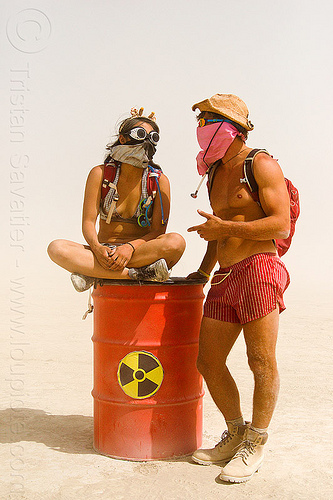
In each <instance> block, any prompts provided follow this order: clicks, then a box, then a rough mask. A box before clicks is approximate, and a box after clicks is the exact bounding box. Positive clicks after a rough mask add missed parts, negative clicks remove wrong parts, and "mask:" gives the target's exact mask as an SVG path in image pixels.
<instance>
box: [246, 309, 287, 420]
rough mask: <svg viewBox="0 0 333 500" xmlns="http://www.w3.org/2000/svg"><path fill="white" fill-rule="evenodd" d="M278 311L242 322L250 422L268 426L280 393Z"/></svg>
mask: <svg viewBox="0 0 333 500" xmlns="http://www.w3.org/2000/svg"><path fill="white" fill-rule="evenodd" d="M278 327H279V311H278V309H275V311H273V312H271V313H270V314H268V315H267V316H264V317H263V318H260V319H257V320H255V321H251V322H250V323H247V324H246V325H244V326H243V331H244V338H245V342H246V347H247V356H248V362H249V366H250V368H251V370H252V372H253V375H254V393H253V415H252V426H254V427H256V428H259V429H265V428H267V427H268V425H269V423H270V421H271V418H272V415H273V411H274V408H275V405H276V401H277V397H278V393H279V385H280V383H279V373H278V369H277V362H276V341H277V334H278Z"/></svg>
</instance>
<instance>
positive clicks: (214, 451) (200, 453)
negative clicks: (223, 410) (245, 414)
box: [192, 422, 250, 465]
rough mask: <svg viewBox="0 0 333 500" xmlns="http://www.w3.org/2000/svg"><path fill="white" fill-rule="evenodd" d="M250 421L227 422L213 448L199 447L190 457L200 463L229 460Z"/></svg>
mask: <svg viewBox="0 0 333 500" xmlns="http://www.w3.org/2000/svg"><path fill="white" fill-rule="evenodd" d="M249 425H250V422H245V424H243V425H234V424H231V423H227V426H228V430H226V431H224V432H223V434H222V436H221V441H220V442H219V443H218V444H217V445H216V446H215V448H209V449H201V450H197V451H195V452H194V453H193V455H192V459H193V460H194V462H197V463H198V464H200V465H211V464H219V463H221V462H226V461H227V460H230V459H231V458H232V457H233V456H234V455H235V453H236V451H237V450H238V447H239V446H240V444H241V443H242V441H243V438H244V433H245V430H246V429H247V428H248V426H249Z"/></svg>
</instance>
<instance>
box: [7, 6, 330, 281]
mask: <svg viewBox="0 0 333 500" xmlns="http://www.w3.org/2000/svg"><path fill="white" fill-rule="evenodd" d="M0 14H1V33H0V35H1V47H2V55H1V61H2V64H1V97H2V99H1V102H2V111H3V112H2V113H1V115H2V116H1V133H2V138H3V139H2V144H3V145H4V147H2V148H1V162H2V171H3V179H5V181H4V182H3V183H2V187H1V199H0V208H1V214H2V217H1V220H2V225H3V234H4V235H5V238H4V241H5V249H4V251H5V255H4V257H5V259H6V262H7V259H8V262H9V265H8V267H7V266H6V267H7V270H8V271H10V272H15V269H17V268H18V267H20V266H21V267H22V266H24V268H25V269H27V270H32V271H34V270H37V269H38V268H39V267H40V268H41V269H42V270H44V271H46V272H53V271H50V270H51V268H52V265H51V264H50V262H49V260H48V258H47V256H46V252H45V249H46V246H47V244H48V242H49V241H51V240H52V239H55V238H60V237H63V238H68V239H73V240H76V241H83V240H82V236H81V207H82V195H83V190H84V184H85V180H86V176H87V174H88V172H89V170H90V168H91V167H92V166H94V165H96V164H99V163H101V162H102V161H103V157H104V147H105V145H106V143H107V142H108V141H109V139H110V137H111V136H112V134H113V133H114V132H115V123H116V122H119V120H120V119H122V118H124V117H126V116H128V113H129V110H130V108H131V107H132V106H144V107H145V110H146V112H150V111H155V113H156V115H157V121H158V124H159V126H160V128H161V141H160V146H159V148H158V152H157V154H156V156H155V159H156V161H157V162H158V163H160V164H161V166H162V168H163V170H164V172H165V173H166V174H167V175H168V177H169V179H170V181H171V185H172V198H173V199H172V201H173V206H172V214H171V220H170V224H169V230H172V231H178V232H180V233H182V234H183V235H184V236H185V237H186V239H187V244H188V246H187V250H186V253H185V255H184V257H183V259H182V260H181V262H180V263H179V264H178V265H177V267H176V268H175V271H174V275H178V276H184V275H186V274H188V273H189V272H191V271H193V270H195V269H196V268H197V266H198V264H199V263H200V261H201V257H202V255H203V253H204V250H205V243H204V242H202V241H201V240H200V239H199V238H198V237H197V235H196V234H189V233H186V229H187V227H189V226H190V225H193V224H194V223H196V222H197V221H199V216H198V215H197V214H196V209H197V208H203V209H208V208H209V205H208V202H207V194H206V192H205V188H204V187H203V188H202V189H201V192H200V195H199V197H198V199H197V200H196V201H195V200H193V199H192V198H191V197H190V193H191V192H192V191H193V190H194V188H195V187H196V185H197V183H198V181H199V176H198V174H197V172H196V167H195V157H196V154H197V152H198V146H197V143H196V134H195V128H196V124H195V120H194V113H193V112H192V111H191V105H192V104H193V103H194V102H197V101H199V100H201V99H204V98H206V97H209V96H211V95H212V94H215V93H216V92H220V93H234V94H237V95H239V96H240V97H241V98H242V99H243V100H244V101H245V102H246V103H247V105H248V107H249V109H250V118H251V121H252V122H253V123H254V124H255V129H254V131H253V132H251V133H250V137H249V140H248V145H249V146H253V147H264V148H266V149H268V150H269V151H270V152H271V154H273V155H274V157H275V158H278V159H279V162H280V164H281V166H282V168H283V170H284V172H285V175H286V176H287V177H289V178H290V179H292V181H293V182H294V184H295V185H296V186H297V187H298V188H299V191H300V196H301V208H302V213H301V218H300V221H299V223H298V225H297V233H296V236H295V239H294V242H293V245H292V248H291V250H290V252H289V253H288V255H287V256H286V258H285V259H284V260H285V262H286V263H287V265H288V267H289V269H290V272H291V274H292V275H293V276H294V282H295V286H296V285H297V284H298V285H300V286H304V285H307V284H309V283H310V282H313V281H317V282H321V281H323V282H325V281H326V283H329V279H332V264H331V259H330V250H331V247H332V243H333V239H332V229H331V228H332V223H331V221H330V217H331V215H332V201H331V200H332V189H333V182H332V181H333V176H332V157H333V148H332V137H331V135H332V134H331V131H332V126H331V122H332V116H333V106H332V88H333V78H332V56H331V50H332V47H333V43H332V42H333V35H332V32H333V30H332V23H331V19H332V15H333V4H332V2H331V1H329V0H322V1H321V2H314V1H312V0H311V1H310V0H303V1H301V0H289V1H285V0H280V1H278V2H277V1H271V0H235V1H233V2H226V1H223V0H205V1H198V0H192V1H179V0H177V1H175V0H171V1H160V0H154V1H151V0H141V1H140V2H138V1H137V0H135V1H134V0H122V1H112V0H109V1H106V0H104V1H102V0H95V1H92V0H91V1H88V0H71V1H67V2H65V1H64V0H62V1H54V0H53V1H50V0H43V1H41V0H35V1H33V0H28V1H24V2H23V1H16V0H15V1H13V0H11V1H9V0H7V1H3V2H2V3H1V12H0ZM10 179H11V184H10ZM19 217H21V219H19ZM11 245H12V247H11ZM13 245H15V246H13ZM64 279H65V278H64Z"/></svg>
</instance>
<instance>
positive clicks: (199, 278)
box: [185, 271, 208, 283]
mask: <svg viewBox="0 0 333 500" xmlns="http://www.w3.org/2000/svg"><path fill="white" fill-rule="evenodd" d="M185 279H187V280H197V281H202V282H203V283H207V281H208V278H206V276H203V275H202V274H200V273H199V272H198V271H194V273H191V274H189V275H188V276H186V278H185Z"/></svg>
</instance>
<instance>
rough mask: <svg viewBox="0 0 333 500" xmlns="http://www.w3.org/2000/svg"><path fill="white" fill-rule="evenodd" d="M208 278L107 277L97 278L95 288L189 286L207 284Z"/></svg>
mask: <svg viewBox="0 0 333 500" xmlns="http://www.w3.org/2000/svg"><path fill="white" fill-rule="evenodd" d="M205 284H206V280H203V279H202V280H201V279H195V280H192V279H191V280H188V279H186V278H183V277H172V278H169V279H168V280H167V281H163V282H162V283H161V282H156V281H134V280H110V279H105V278H96V280H95V284H94V288H97V286H105V285H107V286H112V285H117V286H119V285H120V286H138V287H139V286H153V287H154V286H155V287H156V286H157V287H158V286H161V285H162V286H166V285H167V286H174V285H177V286H179V285H180V286H189V285H205Z"/></svg>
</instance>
